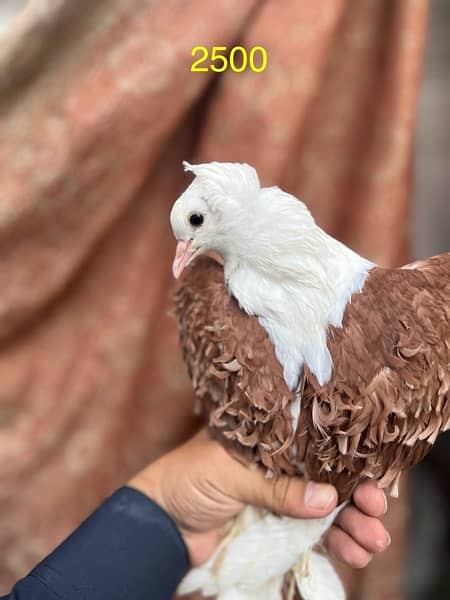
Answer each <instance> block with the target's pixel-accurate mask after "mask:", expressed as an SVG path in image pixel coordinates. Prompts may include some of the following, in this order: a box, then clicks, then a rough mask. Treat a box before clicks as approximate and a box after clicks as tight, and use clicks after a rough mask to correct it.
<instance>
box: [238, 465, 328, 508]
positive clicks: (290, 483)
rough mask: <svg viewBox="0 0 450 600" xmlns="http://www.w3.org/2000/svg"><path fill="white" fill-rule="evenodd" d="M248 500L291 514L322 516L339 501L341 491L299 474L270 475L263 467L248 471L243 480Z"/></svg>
mask: <svg viewBox="0 0 450 600" xmlns="http://www.w3.org/2000/svg"><path fill="white" fill-rule="evenodd" d="M241 484H242V488H241V496H242V498H241V499H242V501H243V502H244V503H248V504H253V505H256V506H260V507H262V508H265V509H267V510H270V511H272V512H276V513H278V514H281V515H285V516H289V517H301V518H309V517H322V516H324V515H327V514H328V513H329V512H331V511H332V510H333V508H335V506H336V504H337V492H336V490H335V488H334V487H333V486H331V485H328V484H321V483H320V484H319V483H313V482H308V483H306V482H305V481H304V480H303V479H300V478H298V477H276V478H275V477H274V478H273V479H267V478H265V477H264V474H263V473H262V472H261V471H253V472H251V476H250V477H249V473H248V471H247V474H246V477H245V478H244V479H243V480H242V482H241Z"/></svg>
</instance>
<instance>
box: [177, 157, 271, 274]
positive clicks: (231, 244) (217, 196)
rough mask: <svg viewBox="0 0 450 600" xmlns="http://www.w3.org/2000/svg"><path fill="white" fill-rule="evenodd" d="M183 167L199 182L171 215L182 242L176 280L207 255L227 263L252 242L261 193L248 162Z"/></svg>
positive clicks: (188, 191) (179, 246) (192, 186)
mask: <svg viewBox="0 0 450 600" xmlns="http://www.w3.org/2000/svg"><path fill="white" fill-rule="evenodd" d="M183 165H184V168H185V170H186V171H192V173H194V175H195V179H194V181H193V182H192V183H191V184H190V185H189V187H188V188H187V189H186V191H185V192H184V193H183V194H181V196H180V197H179V198H178V199H177V200H176V202H175V204H174V205H173V207H172V211H171V213H170V223H171V226H172V230H173V233H174V235H175V237H176V239H177V240H178V245H177V250H176V255H175V260H174V262H173V267H172V269H173V274H174V276H175V277H179V276H180V274H181V273H182V271H183V269H184V268H185V267H186V266H187V265H188V264H189V263H190V262H191V261H192V260H193V259H194V258H195V257H196V256H198V255H199V254H202V253H204V252H207V251H210V250H212V251H215V252H217V253H218V254H220V255H221V257H222V258H223V259H224V261H226V260H227V258H229V257H230V256H232V255H233V254H236V252H237V250H238V248H239V246H240V245H241V244H242V245H243V246H244V245H245V244H246V242H247V241H248V231H249V227H248V223H249V218H250V215H251V213H252V206H254V201H255V200H256V198H257V196H258V194H259V192H260V183H259V179H258V175H257V173H256V171H255V169H254V168H253V167H251V166H250V165H247V164H245V163H219V162H211V163H206V164H200V165H191V164H189V163H188V162H184V163H183ZM246 248H247V249H248V244H247V245H246Z"/></svg>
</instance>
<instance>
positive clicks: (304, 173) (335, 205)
mask: <svg viewBox="0 0 450 600" xmlns="http://www.w3.org/2000/svg"><path fill="white" fill-rule="evenodd" d="M13 4H15V5H16V6H17V7H18V6H19V5H20V2H18V1H16V2H12V3H11V4H9V2H5V1H3V2H2V3H1V4H0V15H1V14H2V13H1V11H5V17H6V16H7V13H8V12H11V10H12V7H13ZM22 4H23V3H22ZM437 4H440V5H441V10H445V7H444V4H445V0H444V2H441V1H440V0H438V2H437ZM437 4H435V3H432V8H433V11H434V10H436V8H435V7H436V6H437ZM427 9H428V2H427V1H426V0H407V1H406V0H394V1H392V0H321V2H320V3H306V2H298V1H297V0H284V2H283V3H280V2H278V1H276V0H266V1H265V2H260V1H259V0H258V1H257V0H239V1H238V0H218V1H217V2H215V3H208V2H206V1H204V0H164V1H163V0H153V1H151V0H108V1H106V0H98V1H97V2H95V3H92V2H88V0H79V1H77V2H70V0H32V1H31V2H30V3H29V4H28V6H27V8H26V10H25V12H23V13H20V14H19V16H18V17H17V18H16V19H15V20H14V21H12V23H11V24H10V27H9V28H8V29H7V30H6V32H5V33H4V34H3V37H2V38H1V39H0V140H1V144H0V169H1V170H0V172H1V173H2V176H1V178H0V257H1V261H2V266H1V269H0V289H1V290H2V292H1V294H0V464H1V469H0V556H1V559H0V586H1V588H2V589H7V587H8V586H9V585H10V583H11V582H12V581H13V580H14V579H15V578H17V577H19V576H21V575H23V574H24V573H25V572H26V571H27V569H29V568H30V567H31V566H32V565H33V564H34V563H35V562H36V561H37V560H38V559H39V558H40V557H42V556H43V555H44V554H45V553H46V552H48V550H49V549H51V548H52V547H53V546H54V545H55V544H56V543H57V542H58V541H59V540H60V539H62V538H63V537H64V536H65V535H66V534H67V533H68V532H69V531H70V530H71V529H72V528H73V527H75V526H76V524H77V523H79V521H80V520H81V519H82V518H83V517H84V516H85V515H86V514H87V513H88V512H89V511H90V510H92V508H93V507H95V506H96V504H98V502H100V500H101V499H102V498H103V497H104V496H105V495H106V494H108V493H109V492H110V491H111V490H112V489H114V487H116V486H118V485H120V484H121V483H122V482H123V481H125V480H126V478H127V477H128V476H129V475H130V474H131V473H133V472H134V471H135V470H136V469H138V468H139V467H140V466H141V465H143V464H144V463H146V462H147V461H148V460H150V459H152V458H153V457H155V456H156V455H158V454H160V453H161V452H163V451H164V450H166V449H167V448H169V447H171V446H172V445H173V444H175V443H176V442H177V441H179V440H180V439H183V438H184V437H185V436H187V435H188V434H189V432H190V431H191V430H192V428H193V427H194V426H195V423H194V422H193V418H192V413H191V408H192V396H191V392H190V386H189V382H188V381H187V378H186V377H185V374H184V369H183V366H182V364H181V359H180V356H179V353H178V347H177V340H176V335H175V331H174V326H173V321H172V319H171V318H170V315H169V314H168V313H169V307H170V304H169V301H168V296H169V292H170V287H171V275H170V262H171V256H172V252H173V250H174V243H173V240H172V239H171V235H170V232H169V228H168V211H169V208H170V206H171V204H172V202H173V199H174V198H175V197H176V195H177V194H178V192H179V191H180V190H181V189H182V187H183V186H184V185H185V182H186V179H185V176H184V175H183V173H182V172H181V168H180V163H181V160H182V159H183V158H187V159H191V160H196V159H200V160H202V159H205V160H213V159H217V160H247V161H248V162H251V163H252V164H254V165H255V166H256V167H257V168H258V170H259V172H260V175H261V178H262V180H263V181H264V182H265V183H269V184H273V183H279V184H281V185H283V186H284V187H285V188H287V189H289V191H291V192H293V193H295V194H297V195H299V196H301V197H302V198H303V199H304V200H306V201H307V203H308V204H309V205H310V207H311V209H312V211H313V213H314V214H315V216H316V217H317V219H318V221H319V222H320V224H321V225H323V226H324V227H326V228H327V229H328V230H329V231H330V232H331V233H333V234H334V235H336V236H337V237H339V238H340V239H341V240H343V241H344V242H346V243H348V244H350V245H351V246H352V247H354V248H355V249H356V250H358V251H359V252H361V253H363V254H365V255H366V256H368V257H369V258H371V259H372V260H375V261H377V262H379V263H381V264H385V265H388V264H399V263H402V262H403V261H406V260H407V259H409V258H410V256H411V252H412V250H411V245H410V241H411V238H413V237H414V239H415V240H416V243H417V246H416V247H415V252H416V253H417V254H418V255H420V256H425V255H427V254H429V253H431V252H432V251H437V250H440V249H441V250H444V249H448V232H449V229H448V223H449V219H448V217H445V215H444V214H443V213H442V212H441V213H439V214H440V216H439V217H437V216H436V214H437V213H436V212H435V211H437V209H438V207H439V210H441V211H442V210H443V209H445V208H447V207H448V202H447V201H446V194H447V192H448V172H449V170H448V168H447V166H446V165H447V162H448V145H447V146H445V143H446V142H445V140H447V142H448V131H449V130H448V127H447V126H446V125H445V121H446V117H447V115H448V111H446V108H445V104H443V103H442V96H446V101H447V102H448V98H449V97H450V96H449V94H448V93H447V92H448V88H447V92H445V93H442V92H440V91H439V86H442V85H448V78H447V79H446V78H445V77H442V74H441V73H440V72H439V71H438V69H436V67H435V65H436V60H435V59H433V58H430V61H431V65H432V66H431V67H428V68H427V78H426V80H425V82H426V83H425V87H424V93H423V95H422V102H421V105H420V126H419V129H418V148H419V152H418V154H417V157H418V160H417V167H418V168H417V169H416V182H415V186H414V179H413V177H412V175H413V171H414V169H413V167H414V141H415V134H416V128H415V124H416V107H417V99H418V90H419V83H420V74H421V68H422V59H423V54H424V45H425V34H426V28H427ZM441 16H442V15H441ZM5 20H6V19H5ZM433 23H435V24H436V25H435V26H437V28H438V29H439V31H441V37H440V39H441V46H440V48H441V50H439V45H438V46H437V47H438V50H436V47H435V46H429V52H430V53H431V52H435V53H436V52H438V54H439V52H440V53H441V54H440V55H439V56H441V55H442V53H443V50H442V43H443V39H444V37H445V35H444V34H443V33H442V30H443V24H442V21H441V18H440V16H438V17H437V21H436V20H432V26H433ZM5 29H6V28H5ZM444 32H445V30H444ZM437 35H438V34H436V36H437ZM431 39H432V41H433V40H434V39H435V35H434V34H433V36H432V38H431ZM436 39H438V37H436ZM199 43H200V44H204V45H207V46H208V45H212V44H228V45H230V44H232V43H241V44H243V45H246V46H251V45H254V44H262V45H264V46H265V47H266V48H267V49H268V52H269V57H270V63H269V68H268V69H267V71H266V72H265V73H263V74H253V73H248V72H246V73H242V74H233V73H226V74H223V75H221V76H214V77H212V76H211V74H191V73H190V72H189V65H190V63H191V56H190V49H191V48H192V47H193V46H194V45H197V44H199ZM433 48H434V50H433ZM447 48H448V47H447ZM430 56H431V54H430ZM441 58H442V56H441ZM445 82H446V83H445ZM430 106H431V108H430ZM439 110H441V111H442V112H441V114H442V116H441V117H440V116H438V115H439V112H438V111H439ZM433 131H434V133H433ZM446 136H447V137H446ZM437 138H439V145H438V144H437ZM445 152H447V155H445ZM438 165H441V166H440V167H439V166H438ZM445 178H447V179H445ZM438 181H439V183H438ZM438 186H439V187H438ZM414 189H415V190H416V198H417V203H418V210H417V219H416V227H417V230H418V231H419V234H418V235H412V234H413V229H412V228H413V222H414V221H413V219H412V216H413V202H412V198H413V190H414ZM432 203H433V204H432ZM432 206H433V208H432ZM438 233H439V235H440V236H441V239H440V241H439V239H438ZM430 239H431V242H430ZM426 244H432V245H429V246H427V245H426ZM442 455H443V456H446V454H445V451H443V453H442ZM443 462H444V468H445V464H446V463H445V460H444V461H443ZM439 465H442V461H440V462H439ZM439 468H441V466H440V467H439ZM430 469H431V467H430ZM433 472H434V471H433ZM423 477H425V478H426V479H427V481H428V480H430V481H431V483H430V485H429V486H428V487H427V489H430V490H431V492H430V493H431V494H433V493H434V497H435V498H437V500H436V502H437V505H439V498H440V495H439V493H438V491H437V489H436V486H435V484H433V481H434V479H433V476H431V475H430V476H429V474H428V471H426V470H424V471H423ZM413 483H414V482H413ZM419 487H420V489H422V487H423V486H419ZM413 489H414V485H413ZM433 490H434V492H433ZM416 496H417V495H415V496H414V498H416ZM429 498H430V497H428V499H427V498H425V500H423V499H422V501H421V502H422V504H420V505H419V509H418V512H417V513H413V519H412V522H413V523H414V524H416V522H417V526H415V527H412V530H413V531H417V530H418V519H417V518H416V517H417V515H420V514H423V509H424V507H425V512H426V513H427V512H430V511H429V510H427V509H428V507H429V506H435V505H433V504H430V499H429ZM406 499H407V494H406V492H405V493H404V494H403V496H402V498H401V499H400V500H399V501H396V502H393V503H392V506H391V510H390V513H389V515H388V517H387V520H388V526H389V527H390V529H391V532H392V536H393V544H392V546H391V548H390V549H389V550H388V551H387V552H385V553H383V554H382V555H380V556H379V557H377V559H376V560H374V561H373V563H372V564H371V566H370V567H369V568H368V569H366V570H365V571H364V572H360V573H352V574H350V573H347V574H346V578H347V581H348V586H349V589H350V590H352V597H353V598H361V599H363V600H371V599H372V598H373V599H376V600H379V598H380V597H383V598H384V600H390V599H397V598H398V599H400V598H403V597H404V591H403V587H404V586H403V581H404V571H403V556H404V551H405V542H404V540H405V535H406V520H407V517H408V514H409V509H408V504H407V501H406ZM435 512H436V514H440V515H441V516H442V519H443V520H442V523H444V524H445V512H442V511H441V512H439V511H435ZM414 515H415V516H416V517H415V516H414ZM429 529H430V527H429V526H426V530H427V531H428V530H429ZM438 529H440V531H442V530H443V527H442V526H440V528H438ZM436 539H437V538H436V536H435V537H434V538H433V540H431V541H430V544H431V545H432V546H433V548H435V549H438V550H437V551H439V552H440V554H439V555H438V558H436V559H435V560H434V562H433V565H434V567H437V568H436V569H435V570H439V569H438V566H439V565H440V564H442V560H443V554H442V552H443V550H442V547H441V546H439V545H436V544H440V543H442V540H441V541H438V542H437V541H436ZM413 540H414V538H413ZM422 540H423V538H420V540H419V544H418V545H419V547H420V553H419V555H418V558H417V554H416V555H414V556H412V558H411V560H412V561H414V564H415V565H417V562H419V563H420V564H422V563H424V562H425V557H428V556H430V553H429V552H428V550H427V549H426V548H424V546H423V543H421V542H422ZM433 544H434V545H433ZM410 546H411V547H412V548H413V547H414V544H412V545H410ZM430 547H431V546H430ZM427 548H428V547H427ZM431 556H436V555H431ZM413 571H414V574H415V575H418V569H414V570H413ZM429 572H430V571H429V569H428V570H425V571H424V573H423V574H422V577H421V579H420V581H419V580H416V583H414V585H412V587H413V588H414V590H415V591H416V593H417V590H418V589H419V587H418V586H419V583H420V585H421V586H422V587H421V588H420V589H421V590H422V591H421V592H420V593H421V594H422V595H421V596H420V595H419V596H418V598H420V599H421V600H422V599H425V598H429V597H430V596H429V595H427V594H428V592H426V591H425V592H424V591H423V590H426V589H427V588H426V586H427V585H428V583H427V578H428V574H429ZM407 579H408V581H409V583H410V584H412V582H413V581H414V580H413V578H412V572H411V571H410V572H409V575H408V577H407ZM423 594H425V595H423ZM436 597H437V596H436ZM442 597H443V596H442Z"/></svg>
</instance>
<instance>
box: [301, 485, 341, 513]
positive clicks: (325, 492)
mask: <svg viewBox="0 0 450 600" xmlns="http://www.w3.org/2000/svg"><path fill="white" fill-rule="evenodd" d="M335 500H336V490H335V489H334V487H333V486H331V485H328V484H324V483H314V482H313V481H308V483H307V485H306V491H305V505H306V506H307V507H308V508H314V509H316V510H317V509H321V510H322V509H325V508H328V507H329V506H330V505H331V504H332V502H334V501H335Z"/></svg>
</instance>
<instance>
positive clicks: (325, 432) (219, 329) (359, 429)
mask: <svg viewBox="0 0 450 600" xmlns="http://www.w3.org/2000/svg"><path fill="white" fill-rule="evenodd" d="M175 308H176V316H177V320H178V326H179V330H180V336H181V345H182V349H183V354H184V358H185V361H186V362H187V365H188V368H189V372H190V375H191V377H192V381H193V385H194V389H195V392H196V395H197V398H198V399H199V401H200V403H201V407H202V409H203V411H204V413H205V415H206V416H207V418H208V422H209V425H210V428H211V430H212V431H213V432H214V434H215V435H216V436H218V437H219V438H220V439H221V440H222V441H223V442H224V443H225V444H227V445H228V446H229V447H230V448H232V450H233V451H234V453H235V454H237V455H238V456H239V457H240V458H241V459H243V460H246V461H249V462H254V463H258V464H261V465H263V466H264V467H266V468H267V469H268V471H269V473H274V474H278V473H288V474H300V473H304V474H305V475H306V476H307V477H309V478H312V479H315V480H325V481H329V482H331V483H333V484H334V485H336V487H337V488H338V490H339V493H340V496H341V498H342V499H344V498H347V497H349V496H350V495H351V493H352V491H353V489H354V488H355V486H356V485H357V484H358V483H359V482H360V480H361V479H365V478H374V479H378V480H379V483H380V485H381V486H383V487H390V488H391V491H392V492H393V493H395V491H396V484H397V482H398V478H399V476H400V474H401V473H402V471H403V470H405V469H406V468H408V467H409V466H412V465H414V464H416V463H417V462H419V461H420V460H421V459H422V458H423V457H424V456H425V454H426V453H427V452H428V451H429V449H430V448H431V445H432V444H433V443H434V441H435V439H436V437H437V435H438V433H439V432H440V431H442V430H445V429H447V428H449V426H450V392H449V387H450V327H449V322H450V254H446V255H441V256H438V257H435V258H432V259H429V260H428V261H423V262H422V263H417V264H414V265H412V266H409V267H408V268H405V269H392V270H388V269H380V268H375V269H372V271H371V272H370V275H369V277H368V278H367V281H366V283H365V286H364V289H363V293H361V294H354V295H353V296H352V299H351V303H349V304H348V305H347V308H346V311H345V315H344V321H343V326H342V327H341V328H335V327H331V326H330V327H329V329H328V338H327V339H328V347H329V350H330V353H331V355H332V357H333V364H334V370H333V375H332V378H331V380H330V381H329V382H328V383H327V384H326V385H324V386H320V385H319V384H318V383H317V380H316V378H315V377H314V375H312V374H311V373H310V371H309V370H308V369H307V368H306V369H305V372H304V377H303V381H302V409H301V416H300V420H299V424H298V427H297V430H296V431H295V432H294V431H292V426H291V418H290V403H291V401H292V400H293V398H294V395H293V394H292V392H290V391H289V389H288V388H287V386H286V383H285V381H284V378H283V371H282V367H281V365H280V364H279V362H278V360H277V359H276V356H275V353H274V349H273V346H272V344H271V342H270V341H269V339H268V337H267V334H266V332H265V331H264V329H263V328H262V327H261V326H260V325H259V323H258V320H257V318H256V317H249V316H247V315H245V314H244V313H243V312H242V311H241V310H240V309H239V307H238V305H237V303H236V302H235V300H234V299H233V298H231V297H230V296H229V294H228V293H227V291H226V289H225V286H224V283H223V271H222V269H221V267H219V265H217V264H216V263H214V262H213V261H211V260H210V259H207V258H203V259H201V260H198V261H197V263H196V264H195V265H194V266H192V268H190V269H189V270H188V271H187V272H186V274H185V276H184V278H183V279H182V280H181V283H180V286H179V287H178V290H177V292H176V294H175Z"/></svg>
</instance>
